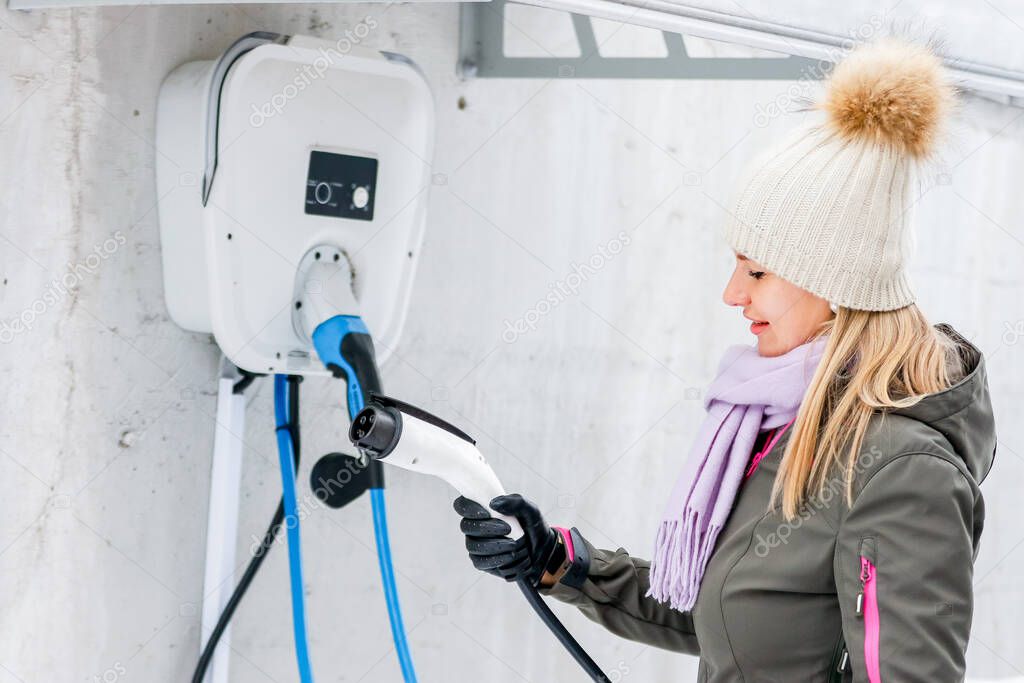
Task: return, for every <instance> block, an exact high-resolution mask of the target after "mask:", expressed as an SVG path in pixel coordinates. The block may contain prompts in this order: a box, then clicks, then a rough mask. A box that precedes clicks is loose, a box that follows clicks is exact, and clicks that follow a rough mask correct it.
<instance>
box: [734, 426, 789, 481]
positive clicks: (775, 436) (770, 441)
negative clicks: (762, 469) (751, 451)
mask: <svg viewBox="0 0 1024 683" xmlns="http://www.w3.org/2000/svg"><path fill="white" fill-rule="evenodd" d="M794 422H796V418H795V417H794V418H793V419H792V420H790V421H789V422H787V423H786V424H784V425H783V426H782V427H781V428H777V429H774V430H772V432H771V434H769V435H768V438H767V440H766V443H765V446H764V448H762V449H761V451H760V452H759V453H756V454H755V455H754V459H753V460H751V461H750V467H748V468H747V471H746V474H744V475H743V478H744V479H746V478H748V477H749V476H750V475H751V474H753V473H754V470H756V469H757V466H758V465H759V464H760V463H761V460H762V459H763V458H764V456H766V455H768V451H770V450H771V449H772V448H773V447H774V446H775V442H776V441H778V440H779V439H780V438H781V437H782V433H783V432H785V431H786V429H787V428H788V427H789V425H791V424H793V423H794Z"/></svg>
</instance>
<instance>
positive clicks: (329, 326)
mask: <svg viewBox="0 0 1024 683" xmlns="http://www.w3.org/2000/svg"><path fill="white" fill-rule="evenodd" d="M313 346H314V347H315V348H316V353H317V356H319V357H320V361H321V362H322V363H323V364H324V365H325V366H327V368H328V369H330V370H331V372H332V373H334V375H335V376H336V377H343V378H344V379H345V382H346V383H347V385H348V389H347V398H348V416H349V419H352V418H354V417H355V416H356V414H357V413H358V412H359V411H360V410H362V409H363V407H364V406H365V404H366V397H367V396H368V395H369V392H370V391H378V392H379V391H380V378H379V377H378V375H377V363H376V360H375V358H374V352H373V340H372V339H371V337H370V332H369V330H368V329H367V328H366V323H365V322H363V319H362V318H360V317H359V316H357V315H336V316H334V317H333V318H330V319H328V320H326V321H324V322H322V323H320V325H318V326H317V328H316V330H314V331H313ZM367 466H368V467H374V468H380V463H377V462H370V463H369V464H368V465H367ZM373 481H375V482H376V483H374V484H371V485H370V505H371V506H372V508H373V535H374V538H375V539H376V541H377V562H378V564H379V565H380V576H381V582H382V584H383V587H384V600H385V602H386V603H387V607H388V618H389V619H390V622H391V638H392V639H393V640H394V641H395V652H396V653H397V654H398V664H399V666H401V668H402V678H403V679H404V680H405V683H416V669H415V668H414V667H413V664H412V655H411V654H410V653H409V641H408V639H407V638H406V635H405V625H404V623H403V622H402V607H401V604H400V603H399V601H398V587H397V585H396V584H395V570H394V565H393V564H392V562H391V544H390V543H389V541H388V518H387V509H386V506H385V505H384V484H383V482H384V477H383V474H382V473H380V472H379V471H378V473H377V475H376V476H375V477H373Z"/></svg>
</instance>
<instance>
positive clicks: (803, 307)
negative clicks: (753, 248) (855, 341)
mask: <svg viewBox="0 0 1024 683" xmlns="http://www.w3.org/2000/svg"><path fill="white" fill-rule="evenodd" d="M722 300H723V301H725V303H726V304H728V305H729V306H742V307H743V316H744V317H746V318H748V319H749V320H750V321H751V332H752V333H753V334H756V335H757V352H758V353H759V354H760V355H762V356H781V355H782V354H784V353H786V352H788V351H791V350H793V349H795V348H796V347H797V346H800V345H801V344H803V343H804V342H806V341H807V340H808V339H810V337H811V335H812V334H814V332H816V331H817V329H818V327H819V326H820V325H821V323H823V322H825V321H826V320H828V319H829V318H831V317H832V316H833V315H834V314H833V313H832V309H831V308H829V305H828V301H826V300H825V299H822V298H821V297H819V296H817V295H814V294H811V293H810V292H808V291H807V290H806V289H801V288H800V287H797V286H796V285H794V284H793V283H791V282H787V281H786V280H783V279H782V278H780V277H777V276H776V275H775V274H774V273H770V272H768V271H767V270H765V269H764V268H763V267H762V266H761V264H759V263H757V262H756V261H752V260H750V259H749V258H747V257H746V256H744V255H743V254H736V268H735V269H734V270H733V272H732V277H730V278H729V283H728V284H727V285H726V287H725V291H724V292H723V293H722Z"/></svg>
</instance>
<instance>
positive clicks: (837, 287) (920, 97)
mask: <svg viewBox="0 0 1024 683" xmlns="http://www.w3.org/2000/svg"><path fill="white" fill-rule="evenodd" d="M956 97H957V88H956V87H955V86H954V85H953V84H952V82H951V78H950V75H949V73H948V72H947V70H946V69H945V67H944V66H943V63H942V60H941V58H940V57H939V56H938V55H937V54H935V52H934V51H933V50H932V49H931V48H929V47H927V46H924V45H919V44H916V43H913V42H910V41H907V40H905V39H902V38H896V37H891V36H887V37H883V38H879V39H876V40H875V41H873V42H870V43H863V44H860V45H858V46H857V47H856V48H854V49H853V50H852V51H851V52H849V53H848V54H847V55H846V56H845V57H844V58H843V59H842V60H841V61H840V62H839V63H837V64H836V65H835V66H834V67H833V69H832V71H831V73H830V74H829V76H828V78H827V80H826V82H825V87H824V93H823V96H822V98H821V99H820V101H817V102H813V103H812V105H811V107H810V108H811V109H812V110H817V111H819V112H821V113H822V114H823V115H824V121H823V122H814V123H811V124H808V125H803V126H800V127H798V128H796V129H795V130H792V131H790V132H789V134H787V135H786V136H784V137H783V139H782V140H781V142H780V144H778V145H776V146H774V147H772V148H771V149H769V150H767V151H766V152H764V153H762V154H761V155H760V156H758V157H757V158H756V159H755V160H754V161H753V163H751V164H750V165H749V166H748V167H747V168H746V169H745V172H744V174H743V178H742V179H741V183H740V187H739V190H738V192H737V194H736V195H735V197H734V200H733V203H732V206H731V207H730V214H729V216H728V218H727V219H726V227H725V236H726V241H727V242H728V243H729V246H731V247H732V248H733V249H734V250H735V251H736V252H737V253H740V254H744V255H746V256H748V257H749V258H751V259H753V260H755V261H757V262H758V263H760V264H761V265H763V266H764V267H765V268H767V269H768V270H770V271H771V272H773V273H775V274H776V275H778V276H779V277H781V278H783V279H784V280H787V281H789V282H792V283H793V284H795V285H797V286H799V287H801V288H803V289H806V290H808V291H810V292H812V293H813V294H816V295H818V296H820V297H822V298H824V299H826V300H827V301H828V302H829V303H830V304H832V305H833V306H836V305H838V306H845V307H847V308H853V309H860V310H869V311H885V310H893V309H897V308H902V307H903V306H907V305H909V304H911V303H913V302H914V300H915V297H914V294H913V292H912V291H911V288H910V284H909V282H908V279H907V273H906V266H907V262H908V260H909V257H910V254H911V253H912V251H913V237H912V232H911V220H910V219H911V216H910V214H911V209H912V207H913V203H914V201H915V200H916V198H915V197H914V196H912V191H913V182H914V180H915V179H916V177H917V174H918V172H919V171H920V168H921V167H922V164H923V162H926V161H928V160H930V159H931V158H932V157H933V156H934V155H935V153H936V151H937V149H938V148H939V141H940V140H941V138H942V136H943V134H944V133H945V131H946V124H947V123H948V119H949V116H950V113H951V111H952V109H953V108H954V106H955V105H956Z"/></svg>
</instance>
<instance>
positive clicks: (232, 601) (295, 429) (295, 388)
mask: <svg viewBox="0 0 1024 683" xmlns="http://www.w3.org/2000/svg"><path fill="white" fill-rule="evenodd" d="M241 372H242V379H241V380H239V381H238V382H237V383H236V384H235V386H234V387H233V392H234V393H236V394H241V393H242V392H243V391H245V389H246V387H248V386H249V385H250V384H252V382H253V380H255V379H256V377H262V375H257V374H255V373H251V372H246V371H244V370H242V371H241ZM301 383H302V377H299V376H297V375H289V376H288V385H289V387H288V389H289V391H288V417H289V419H288V430H289V431H290V432H291V433H292V443H293V444H294V449H293V450H294V454H295V469H296V470H298V469H299V384H301ZM283 522H284V498H282V499H281V500H280V501H279V502H278V503H277V510H276V511H275V512H274V518H273V519H272V520H271V521H270V526H269V527H267V531H266V533H264V534H263V540H262V541H261V542H260V547H259V548H257V549H256V552H254V553H253V555H252V560H250V561H249V566H248V567H246V568H245V573H244V574H242V578H241V580H240V581H239V582H238V585H237V586H235V590H234V592H233V593H232V594H231V597H230V598H229V599H228V601H227V603H226V604H225V605H224V610H223V611H222V612H221V613H220V617H219V618H218V619H217V624H216V625H215V626H214V627H213V631H211V632H210V638H209V639H208V640H207V641H206V645H205V646H204V647H203V652H202V654H200V655H199V662H198V663H197V664H196V670H195V673H193V674H192V683H202V681H203V678H204V677H205V676H206V670H207V669H208V668H209V667H210V661H211V660H213V653H214V651H215V650H216V649H217V643H219V642H220V639H221V636H223V635H224V630H225V629H226V628H227V627H228V623H230V622H231V617H232V615H234V613H235V609H237V608H238V604H239V603H240V602H242V597H243V596H244V595H245V592H246V591H247V590H249V584H251V583H252V580H253V579H254V578H256V572H258V571H259V569H260V565H262V564H263V558H264V557H266V556H267V552H268V551H269V550H270V549H271V548H272V547H273V546H274V541H275V540H276V539H277V535H278V534H279V533H280V532H281V525H282V523H283Z"/></svg>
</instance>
